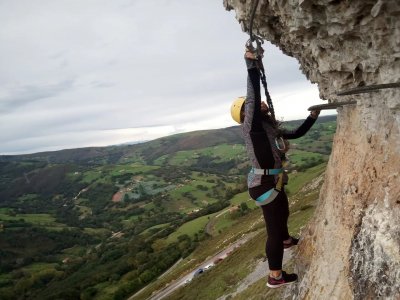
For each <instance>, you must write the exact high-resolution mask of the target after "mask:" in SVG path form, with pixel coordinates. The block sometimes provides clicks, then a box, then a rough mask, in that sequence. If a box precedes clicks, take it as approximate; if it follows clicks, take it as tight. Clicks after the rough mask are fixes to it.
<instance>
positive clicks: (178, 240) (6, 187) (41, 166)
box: [0, 116, 336, 299]
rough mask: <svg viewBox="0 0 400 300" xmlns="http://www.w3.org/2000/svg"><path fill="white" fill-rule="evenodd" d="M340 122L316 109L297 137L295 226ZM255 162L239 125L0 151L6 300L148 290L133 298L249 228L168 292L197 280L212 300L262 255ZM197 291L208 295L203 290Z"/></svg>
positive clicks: (119, 295) (0, 267)
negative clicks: (249, 177)
mask: <svg viewBox="0 0 400 300" xmlns="http://www.w3.org/2000/svg"><path fill="white" fill-rule="evenodd" d="M298 124H299V121H293V122H288V124H285V126H287V127H288V128H293V127H295V126H297V125H298ZM335 128H336V117H334V116H328V117H321V118H320V119H319V120H318V122H317V123H316V124H315V125H314V127H313V128H312V130H311V131H310V132H309V133H308V134H307V135H306V136H304V137H302V138H300V139H298V140H295V141H294V142H293V143H292V145H291V150H290V151H289V153H288V157H289V159H290V164H289V166H288V172H289V176H290V182H289V185H288V187H287V189H288V194H289V196H290V201H291V211H292V218H291V220H290V222H291V223H290V230H291V232H292V233H298V232H299V230H300V228H301V227H302V226H304V225H305V224H306V222H307V221H308V220H309V218H310V217H311V216H312V213H313V210H314V207H315V202H316V200H317V198H318V191H319V187H320V186H321V184H322V181H321V180H320V181H318V182H317V184H315V185H313V187H312V188H309V189H308V190H307V185H308V184H309V183H310V182H313V181H316V180H317V179H318V178H320V177H321V174H323V172H324V170H325V166H326V162H327V160H328V158H329V154H330V151H331V143H332V138H333V134H334V132H335ZM248 170H249V164H248V162H247V156H246V153H245V149H244V145H243V140H242V138H241V133H240V129H239V127H237V126H236V127H230V128H224V129H217V130H207V131H198V132H191V133H184V134H178V135H173V136H169V137H164V138H161V139H157V140H154V141H149V142H146V143H142V144H135V145H123V146H110V147H104V148H82V149H69V150H62V151H56V152H44V153H37V154H29V155H18V156H0V257H1V260H0V295H1V299H18V298H21V299H126V298H128V297H129V296H131V295H133V294H135V293H136V292H138V291H139V290H141V289H143V288H145V289H144V290H142V292H141V293H139V294H137V296H135V297H134V298H135V299H147V298H149V297H150V295H151V293H152V292H154V291H156V290H160V289H162V288H163V287H164V286H165V285H166V284H168V283H169V282H171V281H172V280H174V279H177V278H179V277H180V276H182V275H183V274H186V273H187V272H189V271H190V270H193V269H194V268H196V266H197V265H198V264H199V263H200V262H202V261H204V260H205V259H206V258H207V257H209V256H210V255H212V254H214V253H216V252H217V251H219V250H221V249H223V248H224V247H226V246H228V245H229V243H231V242H233V241H235V240H237V239H238V238H240V237H241V236H242V235H243V234H248V233H254V234H255V235H256V237H258V238H254V239H251V240H250V241H249V242H248V243H246V244H244V245H243V246H241V247H240V248H238V249H235V251H234V252H233V253H232V254H231V255H229V256H228V257H227V259H225V260H224V261H223V262H221V263H220V264H218V265H217V266H215V267H214V268H212V269H211V270H209V271H207V272H206V273H205V274H204V275H202V276H200V277H199V278H197V279H196V280H193V281H192V282H191V283H190V284H189V285H186V286H185V287H183V288H181V289H179V290H177V291H176V293H175V294H174V295H172V296H171V297H175V298H171V299H190V298H189V294H190V293H189V289H193V288H195V289H196V290H199V291H200V290H201V291H203V290H204V292H206V291H205V289H206V288H207V289H208V292H209V294H210V295H214V296H215V297H216V298H218V297H220V296H222V295H224V293H225V294H226V293H231V292H234V287H235V284H237V283H238V282H240V281H241V280H243V278H245V277H246V276H247V274H248V273H249V270H250V269H251V266H252V265H254V264H255V263H256V261H257V260H259V259H260V258H262V257H263V255H264V254H263V245H262V243H263V238H262V237H261V236H263V235H265V232H264V228H263V226H264V225H263V221H262V219H261V214H260V211H259V209H258V208H257V207H256V206H255V204H254V202H253V201H252V200H251V199H249V196H248V194H247V185H246V174H247V172H248ZM260 237H261V238H260ZM177 262H178V263H177ZM172 266H174V267H173V268H172V269H170V268H171V267H172ZM233 266H235V267H233ZM232 268H235V271H234V272H232V270H233V269H232ZM167 270H169V271H168V273H166V274H164V275H163V276H162V277H160V276H161V275H162V274H163V273H164V272H166V271H167ZM221 282H223V286H224V287H225V288H224V289H222V290H221V289H220V288H218V287H217V285H218V284H221ZM254 284H255V286H256V287H255V290H260V291H263V290H262V287H261V285H260V286H259V287H258V286H257V284H259V283H258V282H255V283H254ZM214 286H215V287H214ZM214 296H213V297H214ZM235 297H243V298H245V297H246V295H245V292H244V294H243V293H242V295H241V293H238V294H237V295H236V296H235ZM216 298H215V299H216ZM198 299H207V298H206V296H202V292H199V298H198ZM208 299H214V298H208ZM235 299H236V298H235ZM238 299H241V298H238Z"/></svg>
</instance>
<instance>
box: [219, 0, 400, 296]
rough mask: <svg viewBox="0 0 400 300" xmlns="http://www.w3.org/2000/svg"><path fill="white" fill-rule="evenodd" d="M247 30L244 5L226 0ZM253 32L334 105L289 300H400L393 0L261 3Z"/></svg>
mask: <svg viewBox="0 0 400 300" xmlns="http://www.w3.org/2000/svg"><path fill="white" fill-rule="evenodd" d="M224 6H225V8H226V9H228V10H231V9H234V10H235V11H236V17H237V19H238V21H239V22H240V23H241V24H242V28H243V30H244V31H247V30H248V24H249V16H250V11H251V7H252V1H250V0H224ZM253 32H254V33H255V34H257V35H259V36H261V37H262V38H264V39H266V40H269V41H270V42H272V43H273V44H275V45H277V46H279V48H280V49H281V50H282V51H283V52H284V53H286V54H288V55H290V56H293V57H295V58H296V59H298V61H299V62H300V64H301V68H302V71H303V73H304V74H305V75H306V76H307V78H308V79H309V80H310V81H311V82H313V83H317V84H318V87H319V90H320V96H321V98H323V99H326V100H329V101H330V102H342V101H348V100H356V101H357V104H356V105H348V106H343V107H342V108H339V109H338V123H337V124H338V125H337V126H338V127H337V131H336V135H335V138H334V145H333V150H332V154H331V157H330V160H329V163H328V168H327V171H326V177H325V183H324V185H323V187H322V190H321V193H320V200H319V204H318V207H317V210H316V213H315V216H314V219H313V221H312V222H311V223H310V224H309V225H308V227H307V228H306V229H305V230H304V232H303V241H302V242H301V244H300V245H299V250H298V253H297V256H296V262H297V269H298V270H297V272H298V273H299V275H300V280H299V284H298V285H297V286H296V287H295V288H292V290H290V291H287V292H286V295H287V296H288V298H293V299H400V174H399V172H400V130H399V128H400V89H399V88H392V89H383V90H379V91H375V92H370V93H364V94H358V95H352V96H337V95H336V92H338V91H341V90H346V89H348V88H353V87H359V86H364V85H374V84H385V83H394V82H400V1H398V0H392V1H390V0H387V1H385V0H378V1H372V0H352V1H350V0H331V1H327V0H326V1H323V0H260V3H259V5H258V9H257V11H256V15H255V19H254V29H253Z"/></svg>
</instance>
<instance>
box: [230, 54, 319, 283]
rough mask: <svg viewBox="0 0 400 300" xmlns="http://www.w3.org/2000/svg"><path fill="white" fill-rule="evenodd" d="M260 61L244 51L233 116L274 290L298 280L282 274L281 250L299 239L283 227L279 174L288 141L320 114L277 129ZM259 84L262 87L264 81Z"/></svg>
mask: <svg viewBox="0 0 400 300" xmlns="http://www.w3.org/2000/svg"><path fill="white" fill-rule="evenodd" d="M257 50H259V49H257ZM260 54H261V55H260ZM261 58H262V52H261V53H260V51H258V52H257V51H255V49H254V48H253V47H250V48H246V54H245V61H246V65H247V71H248V77H247V96H246V98H239V99H237V100H235V101H234V102H233V104H232V107H231V114H232V118H233V119H234V120H235V121H236V122H238V123H239V124H242V125H241V127H242V130H243V137H244V140H245V144H246V150H247V154H248V157H249V159H250V162H251V165H252V169H251V171H250V173H249V175H248V188H249V194H250V196H251V198H253V199H254V200H255V201H256V204H257V205H258V206H260V207H261V209H262V211H263V215H264V221H265V224H266V228H267V235H268V237H267V241H266V247H265V251H266V255H267V259H268V265H269V269H270V273H269V275H268V282H267V286H268V287H270V288H277V287H280V286H282V285H286V284H290V283H293V282H295V281H296V280H297V275H296V274H288V273H286V272H285V271H282V259H283V252H284V249H288V248H290V247H292V246H294V245H297V242H298V239H296V238H294V237H291V236H290V235H289V232H288V227H287V221H288V217H289V203H288V199H287V196H286V193H285V191H284V184H286V183H287V175H286V174H285V173H284V170H283V167H284V164H285V153H286V151H287V150H288V146H289V143H288V142H287V139H295V138H299V137H301V136H303V135H304V134H305V133H306V132H307V131H308V130H309V129H310V128H311V126H312V125H313V124H314V122H315V120H316V119H317V118H318V115H319V111H312V112H311V114H310V116H309V117H308V118H307V119H306V120H305V121H304V123H303V124H302V125H301V126H300V127H299V128H297V129H296V130H292V131H289V130H285V129H282V128H280V127H279V125H278V122H276V120H275V114H274V111H273V107H272V101H269V103H271V104H270V105H269V106H267V104H266V103H265V102H262V101H261V93H260V79H261V80H262V79H263V78H262V77H261V76H263V74H264V73H263V72H264V69H263V67H262V61H261ZM264 78H265V77H264ZM262 81H263V80H262ZM263 84H264V87H266V84H265V80H264V81H263ZM266 93H267V94H268V92H267V90H266ZM267 98H269V94H268V96H267ZM267 100H270V99H267ZM271 108H272V109H271Z"/></svg>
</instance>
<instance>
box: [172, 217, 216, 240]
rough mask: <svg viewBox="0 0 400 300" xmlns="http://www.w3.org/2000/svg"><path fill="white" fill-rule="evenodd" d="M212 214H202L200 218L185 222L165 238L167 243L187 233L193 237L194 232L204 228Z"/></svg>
mask: <svg viewBox="0 0 400 300" xmlns="http://www.w3.org/2000/svg"><path fill="white" fill-rule="evenodd" d="M215 214H216V213H214V214H211V215H206V216H202V217H200V218H197V219H194V220H192V221H190V222H187V223H185V224H183V225H182V226H180V227H179V228H178V229H177V230H176V231H175V232H174V233H172V234H170V235H169V236H168V238H167V242H168V243H172V242H176V241H177V240H178V236H180V235H183V234H187V235H188V236H190V237H193V236H194V235H195V233H198V232H199V231H200V230H204V229H205V227H206V225H207V223H208V222H209V221H210V218H212V217H213V216H214V215H215Z"/></svg>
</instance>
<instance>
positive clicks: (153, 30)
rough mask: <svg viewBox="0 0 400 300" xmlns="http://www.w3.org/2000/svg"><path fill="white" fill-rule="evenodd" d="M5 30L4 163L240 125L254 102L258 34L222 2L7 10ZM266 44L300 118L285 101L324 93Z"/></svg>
mask: <svg viewBox="0 0 400 300" xmlns="http://www.w3.org/2000/svg"><path fill="white" fill-rule="evenodd" d="M22 20H23V21H22ZM0 25H1V26H0V44H1V45H2V47H0V87H1V88H0V115H1V118H0V128H1V130H0V153H26V152H32V151H37V150H38V149H52V150H55V149H62V148H64V147H65V148H73V147H82V146H90V145H108V144H114V143H116V142H118V143H120V142H128V141H135V140H149V139H150V138H153V137H155V136H157V134H158V133H160V134H162V133H164V134H171V133H173V132H182V131H187V130H200V129H209V128H219V127H226V126H231V125H234V124H233V123H232V121H231V120H230V115H229V107H230V103H231V101H232V99H234V98H235V97H237V96H240V95H244V94H245V92H246V77H247V71H246V69H245V64H244V61H243V49H244V44H245V42H246V41H247V39H248V36H247V35H246V34H245V33H243V32H242V31H241V27H240V24H239V23H238V22H237V21H236V19H235V17H234V14H233V12H227V11H225V9H224V7H223V5H222V1H215V0H194V1H180V0H157V1H149V0H135V1H131V0H115V1H106V0H96V1H94V0H88V1H78V0H59V1H52V0H42V1H40V2H39V3H38V2H32V1H28V0H20V1H3V2H0ZM265 45H266V46H265V48H266V55H265V58H264V65H265V67H266V73H267V80H268V87H269V90H270V94H271V96H272V97H273V99H274V101H277V104H276V109H277V110H278V109H279V114H282V115H285V118H288V119H290V118H294V117H295V116H297V111H293V110H292V109H291V107H293V106H294V105H290V104H289V102H287V101H286V102H285V101H284V100H281V99H279V98H280V95H284V94H285V93H286V91H293V90H298V91H300V90H304V89H312V90H315V91H316V87H315V86H311V85H310V84H309V83H308V82H307V81H306V79H305V78H304V76H303V75H302V74H301V72H300V71H299V70H298V69H299V66H298V63H297V61H296V60H294V59H293V58H290V57H287V56H284V55H283V54H282V53H281V52H280V50H279V49H277V48H276V47H274V46H272V45H271V44H269V43H266V44H265ZM299 93H300V92H299ZM299 95H300V94H297V96H299ZM308 96H309V97H313V98H316V100H318V95H316V94H315V93H314V94H313V95H312V96H311V95H308ZM295 98H296V97H295ZM275 99H276V100H275ZM291 99H292V100H293V98H291ZM292 100H291V101H292ZM280 101H283V102H285V103H286V104H285V108H280V106H279V102H280ZM293 101H294V100H293ZM295 101H298V102H302V103H305V104H306V105H308V102H313V104H315V101H314V100H311V99H310V98H307V96H304V97H297V98H296V100H295ZM302 109H303V108H302ZM149 128H159V129H160V130H159V131H157V132H158V133H157V134H154V133H153V132H152V131H150V129H149ZM166 128H167V129H168V130H166ZM161 129H163V130H161ZM138 132H140V133H138ZM122 133H123V134H122ZM129 134H130V136H129ZM122 136H123V137H124V138H122Z"/></svg>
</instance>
